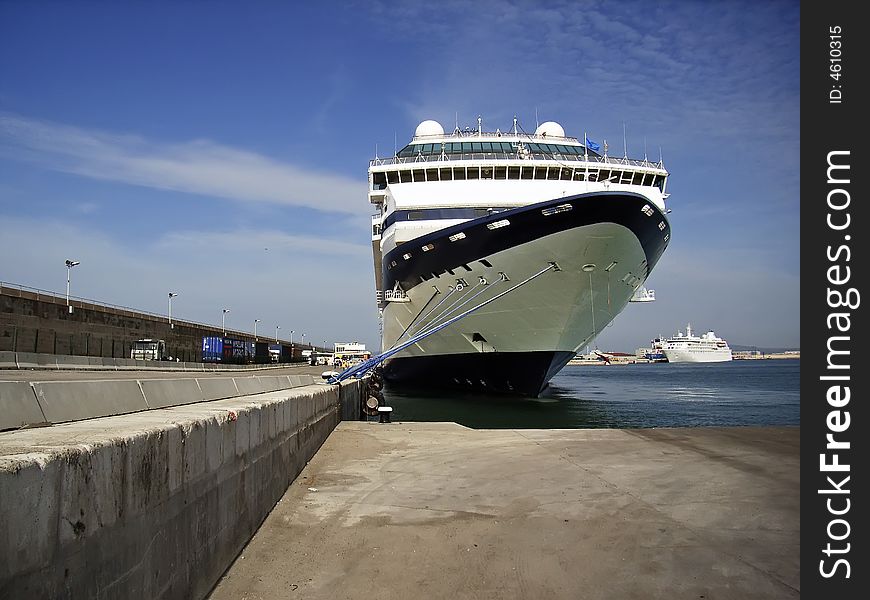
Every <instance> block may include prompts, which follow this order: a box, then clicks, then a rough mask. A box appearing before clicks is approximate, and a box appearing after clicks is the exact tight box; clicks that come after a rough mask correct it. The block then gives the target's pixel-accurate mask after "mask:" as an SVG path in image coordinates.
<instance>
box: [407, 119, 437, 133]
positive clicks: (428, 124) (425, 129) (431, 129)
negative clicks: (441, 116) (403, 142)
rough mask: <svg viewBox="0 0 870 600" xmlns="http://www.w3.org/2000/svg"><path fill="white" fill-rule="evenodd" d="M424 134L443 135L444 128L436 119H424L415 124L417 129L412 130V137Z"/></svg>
mask: <svg viewBox="0 0 870 600" xmlns="http://www.w3.org/2000/svg"><path fill="white" fill-rule="evenodd" d="M425 135H444V128H443V127H441V123H439V122H438V121H432V120H431V119H430V120H426V121H423V122H422V123H420V124H419V125H417V130H416V131H415V132H414V137H420V136H425Z"/></svg>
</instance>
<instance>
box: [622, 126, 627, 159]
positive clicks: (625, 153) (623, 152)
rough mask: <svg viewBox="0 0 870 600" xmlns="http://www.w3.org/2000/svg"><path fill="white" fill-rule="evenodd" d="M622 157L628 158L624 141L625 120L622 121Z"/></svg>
mask: <svg viewBox="0 0 870 600" xmlns="http://www.w3.org/2000/svg"><path fill="white" fill-rule="evenodd" d="M622 158H628V144H627V143H626V142H625V121H623V122H622Z"/></svg>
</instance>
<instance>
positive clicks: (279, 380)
mask: <svg viewBox="0 0 870 600" xmlns="http://www.w3.org/2000/svg"><path fill="white" fill-rule="evenodd" d="M258 378H259V380H260V383H261V384H262V385H263V391H264V392H276V391H278V390H286V389H289V388H291V387H293V386H292V385H291V384H290V380H289V379H288V378H287V376H286V375H260V376H259V377H258Z"/></svg>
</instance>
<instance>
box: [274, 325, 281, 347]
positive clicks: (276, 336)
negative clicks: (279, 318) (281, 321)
mask: <svg viewBox="0 0 870 600" xmlns="http://www.w3.org/2000/svg"><path fill="white" fill-rule="evenodd" d="M279 329H281V326H280V325H275V343H276V344H277V343H278V330H279Z"/></svg>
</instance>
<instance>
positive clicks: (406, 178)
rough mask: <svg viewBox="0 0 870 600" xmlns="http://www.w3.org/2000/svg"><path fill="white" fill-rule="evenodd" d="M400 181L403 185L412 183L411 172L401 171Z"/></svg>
mask: <svg viewBox="0 0 870 600" xmlns="http://www.w3.org/2000/svg"><path fill="white" fill-rule="evenodd" d="M399 181H401V182H402V183H411V181H413V179H412V178H411V171H399Z"/></svg>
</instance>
